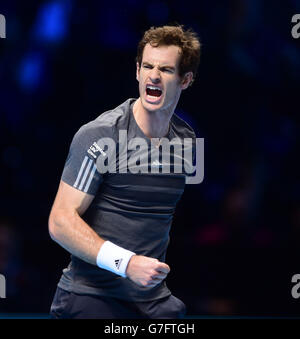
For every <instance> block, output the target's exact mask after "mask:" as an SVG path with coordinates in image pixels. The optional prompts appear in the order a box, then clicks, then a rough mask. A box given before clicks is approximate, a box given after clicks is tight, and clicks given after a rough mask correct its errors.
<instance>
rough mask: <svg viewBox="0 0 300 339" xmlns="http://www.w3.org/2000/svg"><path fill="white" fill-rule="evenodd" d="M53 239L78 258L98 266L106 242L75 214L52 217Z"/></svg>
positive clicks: (58, 214)
mask: <svg viewBox="0 0 300 339" xmlns="http://www.w3.org/2000/svg"><path fill="white" fill-rule="evenodd" d="M49 231H50V235H51V238H52V239H53V240H54V241H56V242H57V243H58V244H59V245H61V246H62V247H63V248H64V249H66V250H67V251H68V252H70V253H71V254H73V255H75V256H76V257H78V258H80V259H82V260H84V261H86V262H88V263H90V264H93V265H96V257H97V254H98V252H99V249H100V247H101V246H102V244H103V243H104V240H103V239H102V238H101V237H99V235H98V234H97V233H96V232H95V231H94V230H93V229H92V228H91V227H90V226H89V225H88V224H87V223H86V222H85V221H84V220H83V219H82V218H81V217H80V216H79V214H78V213H77V212H76V211H74V212H69V213H66V212H60V213H59V212H56V213H53V214H52V215H50V218H49Z"/></svg>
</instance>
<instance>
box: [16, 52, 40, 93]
mask: <svg viewBox="0 0 300 339" xmlns="http://www.w3.org/2000/svg"><path fill="white" fill-rule="evenodd" d="M43 64H44V60H43V58H42V56H41V55H40V54H39V53H29V54H28V55H26V56H25V57H24V59H23V60H22V61H21V64H20V68H19V74H18V80H19V84H20V86H21V87H22V88H23V89H25V90H35V89H36V88H37V87H38V86H39V85H40V82H41V78H42V73H43V66H44V65H43Z"/></svg>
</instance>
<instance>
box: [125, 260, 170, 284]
mask: <svg viewBox="0 0 300 339" xmlns="http://www.w3.org/2000/svg"><path fill="white" fill-rule="evenodd" d="M169 272H170V267H169V266H168V265H167V264H165V263H162V262H160V261H158V260H157V259H154V258H149V257H144V256H142V255H134V256H132V257H131V259H130V261H129V263H128V266H127V269H126V275H127V277H128V278H129V279H130V280H132V281H133V282H134V283H136V284H137V285H139V286H143V287H154V286H156V285H158V284H159V283H160V282H162V281H163V280H164V279H165V278H166V276H167V275H168V273H169Z"/></svg>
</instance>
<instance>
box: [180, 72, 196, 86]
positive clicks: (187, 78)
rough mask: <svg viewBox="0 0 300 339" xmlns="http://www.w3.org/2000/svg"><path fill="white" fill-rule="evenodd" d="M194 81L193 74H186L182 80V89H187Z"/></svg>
mask: <svg viewBox="0 0 300 339" xmlns="http://www.w3.org/2000/svg"><path fill="white" fill-rule="evenodd" d="M192 80H193V72H188V73H185V75H184V76H183V79H182V80H181V89H182V90H183V89H186V88H188V87H189V85H190V83H191V81H192Z"/></svg>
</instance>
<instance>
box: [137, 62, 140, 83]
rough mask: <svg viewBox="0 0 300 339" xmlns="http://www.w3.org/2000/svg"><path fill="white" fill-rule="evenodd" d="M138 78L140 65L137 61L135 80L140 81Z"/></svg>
mask: <svg viewBox="0 0 300 339" xmlns="http://www.w3.org/2000/svg"><path fill="white" fill-rule="evenodd" d="M139 78H140V65H139V63H138V62H137V63H136V80H137V81H138V82H139V81H140V80H139Z"/></svg>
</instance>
